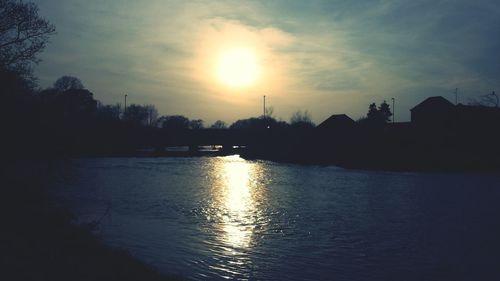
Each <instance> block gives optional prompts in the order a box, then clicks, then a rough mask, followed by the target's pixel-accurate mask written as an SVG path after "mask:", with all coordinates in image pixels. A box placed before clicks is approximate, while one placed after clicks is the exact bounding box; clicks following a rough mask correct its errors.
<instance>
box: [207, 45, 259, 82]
mask: <svg viewBox="0 0 500 281" xmlns="http://www.w3.org/2000/svg"><path fill="white" fill-rule="evenodd" d="M216 67H217V69H216V71H217V77H218V79H219V80H220V81H221V82H223V83H224V84H226V85H229V86H232V87H248V86H250V85H252V84H253V83H255V80H257V75H258V65H257V57H256V56H255V54H254V53H253V52H252V51H251V50H250V49H246V48H235V49H229V50H226V51H224V52H222V54H221V55H220V57H219V58H218V60H217V66H216Z"/></svg>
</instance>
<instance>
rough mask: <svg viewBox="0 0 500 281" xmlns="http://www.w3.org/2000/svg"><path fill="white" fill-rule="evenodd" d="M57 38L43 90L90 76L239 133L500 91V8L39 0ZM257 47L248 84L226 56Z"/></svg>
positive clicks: (39, 70)
mask: <svg viewBox="0 0 500 281" xmlns="http://www.w3.org/2000/svg"><path fill="white" fill-rule="evenodd" d="M34 2H35V3H36V4H37V5H38V6H39V8H40V15H41V16H42V17H44V18H46V19H47V20H49V21H50V22H51V23H53V24H54V25H55V26H56V29H57V34H56V35H54V36H53V37H51V40H50V43H49V45H48V46H47V48H46V49H45V51H44V52H43V53H42V54H41V55H40V58H41V59H42V62H41V63H40V64H39V65H38V66H37V67H36V72H35V73H36V75H37V76H38V78H39V82H40V85H41V86H42V87H48V86H50V85H52V83H53V82H54V81H55V80H56V79H57V78H59V77H61V76H63V75H71V76H75V77H78V78H79V79H80V80H82V82H83V84H84V85H85V87H86V88H87V89H89V90H90V91H92V92H93V93H94V97H95V98H96V99H98V100H100V101H102V102H103V103H105V104H116V103H121V104H123V97H124V94H127V96H128V97H127V103H128V104H131V103H135V104H154V105H155V106H156V108H157V109H158V111H159V113H160V114H161V115H175V114H182V115H185V116H187V117H188V118H190V119H203V120H204V121H205V124H206V125H210V124H211V123H213V122H214V121H215V120H218V119H220V120H223V121H225V122H226V123H228V124H231V123H232V122H234V121H236V120H238V119H243V118H249V117H257V116H260V115H262V111H263V110H262V108H263V105H262V102H263V96H264V95H265V96H266V105H267V106H272V107H273V109H274V116H275V117H276V118H277V119H283V120H285V121H289V118H290V116H291V115H292V114H293V113H294V112H296V111H297V110H308V112H309V113H310V114H311V116H312V118H313V121H314V122H316V123H320V122H322V121H323V120H324V119H326V118H327V117H329V116H330V115H332V114H340V113H345V114H347V115H349V116H350V117H351V118H353V119H354V120H356V119H358V118H360V117H361V116H364V115H365V114H366V112H367V110H368V105H369V104H370V103H372V102H375V103H377V104H379V103H381V102H383V101H384V100H386V101H387V102H388V103H389V104H390V105H391V107H392V100H391V99H392V98H394V100H395V115H396V116H395V118H396V121H409V119H410V111H409V110H410V109H411V108H412V107H413V106H415V105H417V104H418V103H419V102H421V101H422V100H424V99H425V98H427V97H430V96H444V97H445V98H447V99H449V100H450V101H452V102H454V101H455V94H454V93H455V89H456V88H458V101H459V102H462V103H467V102H469V100H470V99H471V98H477V97H479V96H481V95H485V94H488V93H491V92H492V91H493V90H496V91H497V92H498V91H500V36H499V30H500V1H498V0H494V1H493V0H491V1H490V0H476V1H472V0H470V1H465V0H453V1H451V0H448V1H446V0H430V1H428V0H419V1H414V0H412V1H402V0H401V1H389V0H379V1H377V0H357V1H337V0H323V1H321V0H317V1H314V0H311V1H302V0H296V1H295V0H273V1H269V0H263V1H257V0H255V1H238V0H232V1H229V0H227V1H215V0H213V1H195V0H194V1H183V0H148V1H136V0H85V1H84V0H65V1H60V0H38V1H34ZM235 48H236V49H238V48H239V49H242V48H244V49H245V50H249V51H250V52H251V53H252V54H253V56H254V60H255V65H256V66H257V72H256V73H257V74H256V77H255V80H254V81H253V82H252V83H250V84H249V85H246V86H244V87H237V86H234V85H228V84H227V83H224V82H223V81H222V80H221V79H220V77H218V76H217V75H218V74H217V66H218V65H219V63H220V58H221V56H223V55H224V54H225V53H227V52H228V51H229V50H232V49H235Z"/></svg>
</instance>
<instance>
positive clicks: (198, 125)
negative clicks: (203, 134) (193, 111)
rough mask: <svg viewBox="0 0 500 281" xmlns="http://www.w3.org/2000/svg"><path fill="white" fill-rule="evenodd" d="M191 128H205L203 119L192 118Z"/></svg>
mask: <svg viewBox="0 0 500 281" xmlns="http://www.w3.org/2000/svg"><path fill="white" fill-rule="evenodd" d="M189 128H190V129H193V130H199V129H203V120H201V119H197V120H190V121H189Z"/></svg>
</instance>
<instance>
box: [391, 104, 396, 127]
mask: <svg viewBox="0 0 500 281" xmlns="http://www.w3.org/2000/svg"><path fill="white" fill-rule="evenodd" d="M391 99H392V124H394V120H395V119H396V108H394V98H391Z"/></svg>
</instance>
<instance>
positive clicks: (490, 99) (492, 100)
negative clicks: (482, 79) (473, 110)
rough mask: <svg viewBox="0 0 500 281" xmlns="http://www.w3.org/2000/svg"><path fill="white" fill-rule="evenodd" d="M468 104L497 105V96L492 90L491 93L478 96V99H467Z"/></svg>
mask: <svg viewBox="0 0 500 281" xmlns="http://www.w3.org/2000/svg"><path fill="white" fill-rule="evenodd" d="M469 105H474V106H489V107H498V96H497V94H496V93H495V92H494V91H493V92H491V94H486V95H482V96H480V97H479V99H474V98H472V99H469Z"/></svg>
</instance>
